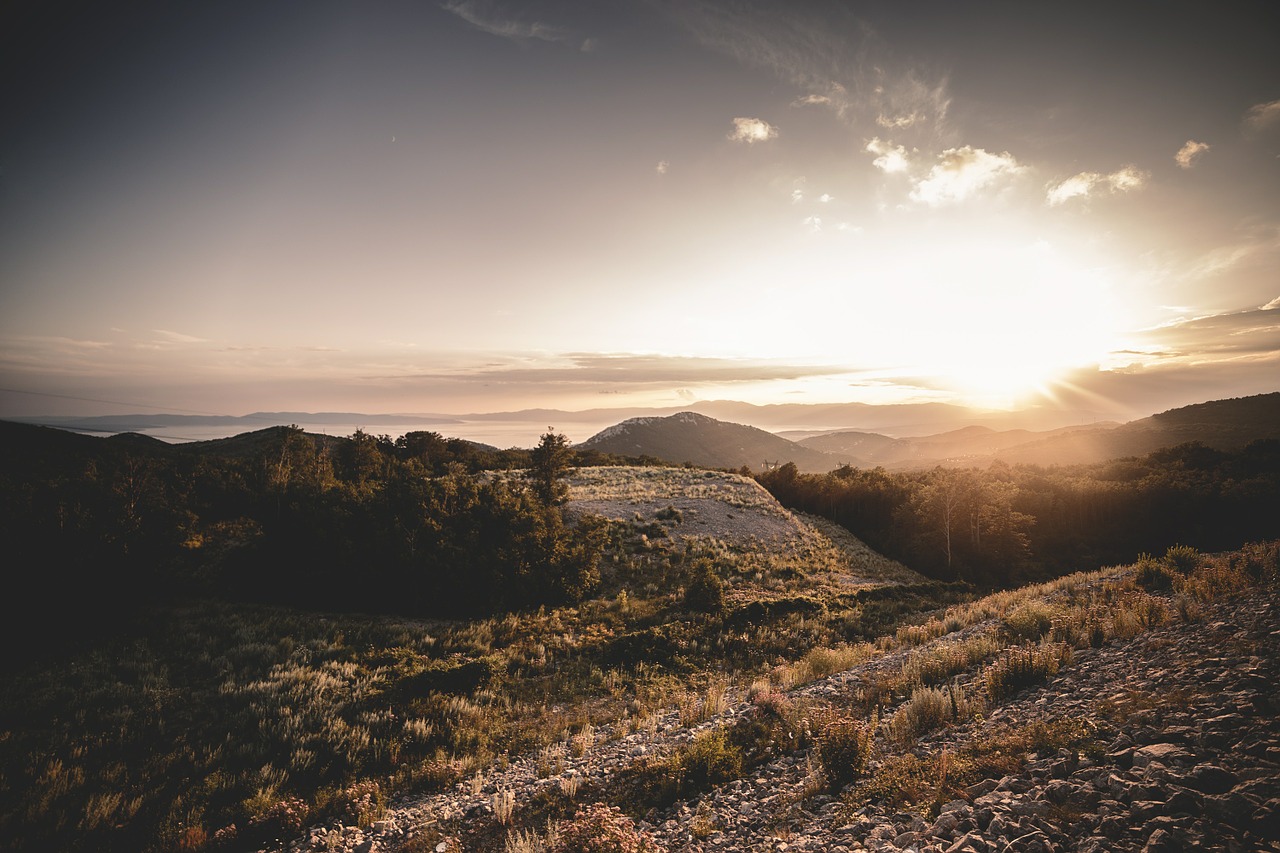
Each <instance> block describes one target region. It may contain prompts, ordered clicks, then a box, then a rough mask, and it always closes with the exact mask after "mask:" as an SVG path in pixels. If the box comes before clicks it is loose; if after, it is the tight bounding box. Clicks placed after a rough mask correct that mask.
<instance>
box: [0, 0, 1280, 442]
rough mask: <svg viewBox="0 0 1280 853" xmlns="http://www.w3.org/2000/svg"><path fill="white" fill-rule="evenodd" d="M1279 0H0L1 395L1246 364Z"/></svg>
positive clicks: (527, 401) (185, 401) (373, 400)
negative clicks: (0, 106)
mask: <svg viewBox="0 0 1280 853" xmlns="http://www.w3.org/2000/svg"><path fill="white" fill-rule="evenodd" d="M1277 34H1280V6H1278V5H1277V4H1276V3H1274V2H1270V0H1267V1H1266V2H1225V3H1220V4H1216V5H1212V6H1206V5H1204V4H1202V3H1195V4H1192V3H1183V2H1162V3H1159V4H1151V3H1114V2H1112V3H1106V4H1099V3H1090V2H1072V3H1055V4H1040V3H1036V4H1028V3H1022V2H974V3H968V2H966V3H959V2H817V1H816V0H814V1H812V2H810V0H803V2H786V3H781V2H776V3H765V2H751V1H750V0H735V2H720V1H719V0H680V2H674V0H672V1H671V2H666V0H650V2H618V0H577V2H575V0H545V2H542V1H541V0H534V2H507V0H445V2H408V1H407V0H401V1H400V2H390V0H388V1H387V2H383V1H382V0H369V2H329V0H308V2H291V0H276V2H270V3H260V2H201V1H200V0H189V2H182V3H175V2H136V3H127V4H104V3H85V2H76V3H70V2H57V0H40V1H39V2H35V0H17V2H10V3H7V4H5V5H4V8H3V11H0V69H2V71H3V73H2V77H0V92H3V97H4V104H5V121H4V122H0V389H2V390H0V417H4V416H18V415H39V414H67V413H75V414H107V413H113V412H137V411H170V412H193V413H195V412H198V413H214V414H243V413H246V412H252V411H259V410H267V411H277V410H293V411H366V412H446V413H465V412H495V411H509V410H516V409H522V408H529V407H545V408H560V409H570V410H582V409H592V408H600V407H622V406H678V405H683V404H686V403H691V402H693V401H697V400H718V399H721V400H741V401H745V402H750V403H756V404H768V403H824V404H825V403H840V402H863V403H884V404H889V403H902V402H952V403H959V404H964V405H972V406H979V407H997V408H1010V407H1041V408H1046V409H1054V408H1060V409H1062V410H1063V411H1067V410H1074V409H1085V408H1087V409H1089V410H1091V411H1095V412H1099V411H1101V412H1107V413H1114V414H1116V415H1118V416H1122V417H1137V416H1142V415H1145V414H1149V413H1151V412H1155V411H1160V410H1163V409H1167V408H1171V407H1174V406H1178V405H1185V404H1188V403H1194V402H1201V401H1204V400H1210V399H1221V398H1226V397H1235V396H1244V395H1248V394H1255V393H1263V392H1268V391H1274V390H1278V389H1280V50H1277V49H1276V46H1275V42H1276V36H1277Z"/></svg>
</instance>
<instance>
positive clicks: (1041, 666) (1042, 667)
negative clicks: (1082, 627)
mask: <svg viewBox="0 0 1280 853" xmlns="http://www.w3.org/2000/svg"><path fill="white" fill-rule="evenodd" d="M1070 659H1071V647H1070V646H1068V645H1066V644H1065V643H1047V644H1042V645H1039V646H1017V647H1014V648H1012V649H1009V650H1008V651H1006V652H1005V653H1004V654H1003V655H1001V656H1000V658H999V659H998V660H996V661H995V662H994V663H992V664H991V665H990V666H988V667H987V668H986V669H984V670H983V673H982V675H983V681H984V682H985V683H986V688H987V696H988V697H989V698H990V699H991V701H992V702H999V701H1000V700H1002V699H1006V698H1008V697H1010V696H1012V695H1013V694H1015V693H1017V692H1018V691H1019V690H1022V689H1023V688H1025V687H1030V686H1031V685H1033V684H1039V683H1040V682H1042V681H1045V680H1046V679H1048V678H1049V677H1050V676H1053V675H1057V674H1058V667H1059V666H1061V664H1063V663H1064V662H1068V661H1070Z"/></svg>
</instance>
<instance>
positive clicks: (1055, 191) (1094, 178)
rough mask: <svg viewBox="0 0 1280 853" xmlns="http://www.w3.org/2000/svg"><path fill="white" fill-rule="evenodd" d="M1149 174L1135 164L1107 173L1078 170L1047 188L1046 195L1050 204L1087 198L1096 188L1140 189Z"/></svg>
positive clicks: (1111, 190)
mask: <svg viewBox="0 0 1280 853" xmlns="http://www.w3.org/2000/svg"><path fill="white" fill-rule="evenodd" d="M1149 177H1150V176H1149V175H1148V174H1147V173H1146V172H1144V171H1142V170H1141V169H1138V168H1137V167H1136V166H1125V167H1124V168H1122V169H1117V170H1116V171H1114V172H1112V173H1111V174H1109V175H1103V174H1101V173H1099V172H1080V173H1079V174H1077V175H1072V176H1071V177H1069V178H1067V179H1066V180H1064V181H1062V182H1060V183H1058V184H1057V185H1056V186H1052V187H1050V188H1049V190H1048V192H1047V193H1046V197H1047V198H1048V200H1049V204H1051V205H1054V206H1056V205H1059V204H1062V203H1064V202H1067V201H1070V200H1071V199H1073V198H1088V197H1089V196H1091V195H1095V194H1096V191H1098V190H1106V191H1107V192H1109V193H1124V192H1130V191H1132V190H1137V189H1141V188H1142V187H1143V186H1145V185H1146V183H1147V180H1148V178H1149Z"/></svg>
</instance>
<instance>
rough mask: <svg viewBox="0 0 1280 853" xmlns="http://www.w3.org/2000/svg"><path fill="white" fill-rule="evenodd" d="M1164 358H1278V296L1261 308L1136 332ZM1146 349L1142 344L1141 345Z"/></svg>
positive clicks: (1199, 359)
mask: <svg viewBox="0 0 1280 853" xmlns="http://www.w3.org/2000/svg"><path fill="white" fill-rule="evenodd" d="M1140 340H1141V341H1143V342H1144V343H1149V344H1150V345H1151V349H1153V350H1158V351H1160V352H1161V353H1162V354H1163V355H1164V357H1165V358H1166V359H1173V360H1183V361H1187V362H1188V363H1196V364H1200V363H1204V362H1206V361H1219V360H1223V359H1228V358H1256V357H1264V358H1269V359H1271V360H1275V359H1276V358H1280V299H1274V300H1272V301H1271V302H1269V303H1267V304H1266V305H1264V306H1262V307H1261V308H1249V309H1245V310H1243V311H1228V312H1225V313H1221V314H1208V315H1205V316H1201V317H1192V318H1190V319H1182V320H1175V321H1173V322H1171V323H1166V324H1164V325H1162V326H1157V327H1155V328H1154V329H1148V330H1146V331H1144V332H1142V333H1141V334H1140ZM1143 349H1146V347H1143Z"/></svg>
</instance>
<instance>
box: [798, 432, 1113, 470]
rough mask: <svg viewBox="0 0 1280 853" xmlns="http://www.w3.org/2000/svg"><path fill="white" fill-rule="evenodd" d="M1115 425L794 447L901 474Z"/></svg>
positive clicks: (820, 441) (858, 437)
mask: <svg viewBox="0 0 1280 853" xmlns="http://www.w3.org/2000/svg"><path fill="white" fill-rule="evenodd" d="M1114 426H1115V425H1114V424H1093V425H1090V426H1087V427H1062V428H1060V429H1056V430H1048V431H1046V432H1038V433H1037V432H1031V431H1030V430H1025V429H1013V430H1000V431H997V430H993V429H990V428H989V427H983V426H969V427H962V428H961V429H958V430H952V431H950V432H944V433H938V434H937V435H927V436H920V437H917V438H890V437H889V436H884V435H879V434H877V433H867V432H856V431H847V432H833V433H825V434H823V435H819V436H813V437H810V438H804V439H801V440H800V441H798V442H797V443H798V444H800V445H802V446H804V447H809V448H812V449H814V450H821V451H823V452H825V453H830V454H833V455H836V456H840V457H841V458H844V459H846V460H848V461H849V463H850V464H852V465H856V466H858V467H863V468H870V467H875V466H882V467H884V468H888V469H889V470H903V469H911V468H932V467H933V466H935V465H947V466H956V465H975V464H985V463H989V462H990V461H992V460H993V459H995V458H1000V456H1001V454H1002V453H1003V452H1004V451H1006V450H1009V449H1011V448H1018V447H1021V446H1023V445H1026V444H1028V443H1030V442H1037V441H1049V440H1052V439H1055V438H1058V437H1061V436H1068V435H1073V434H1076V433H1079V432H1087V433H1088V434H1089V435H1099V434H1103V433H1105V432H1107V431H1109V430H1110V429H1112V428H1113V427H1114ZM854 460H858V461H854Z"/></svg>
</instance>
